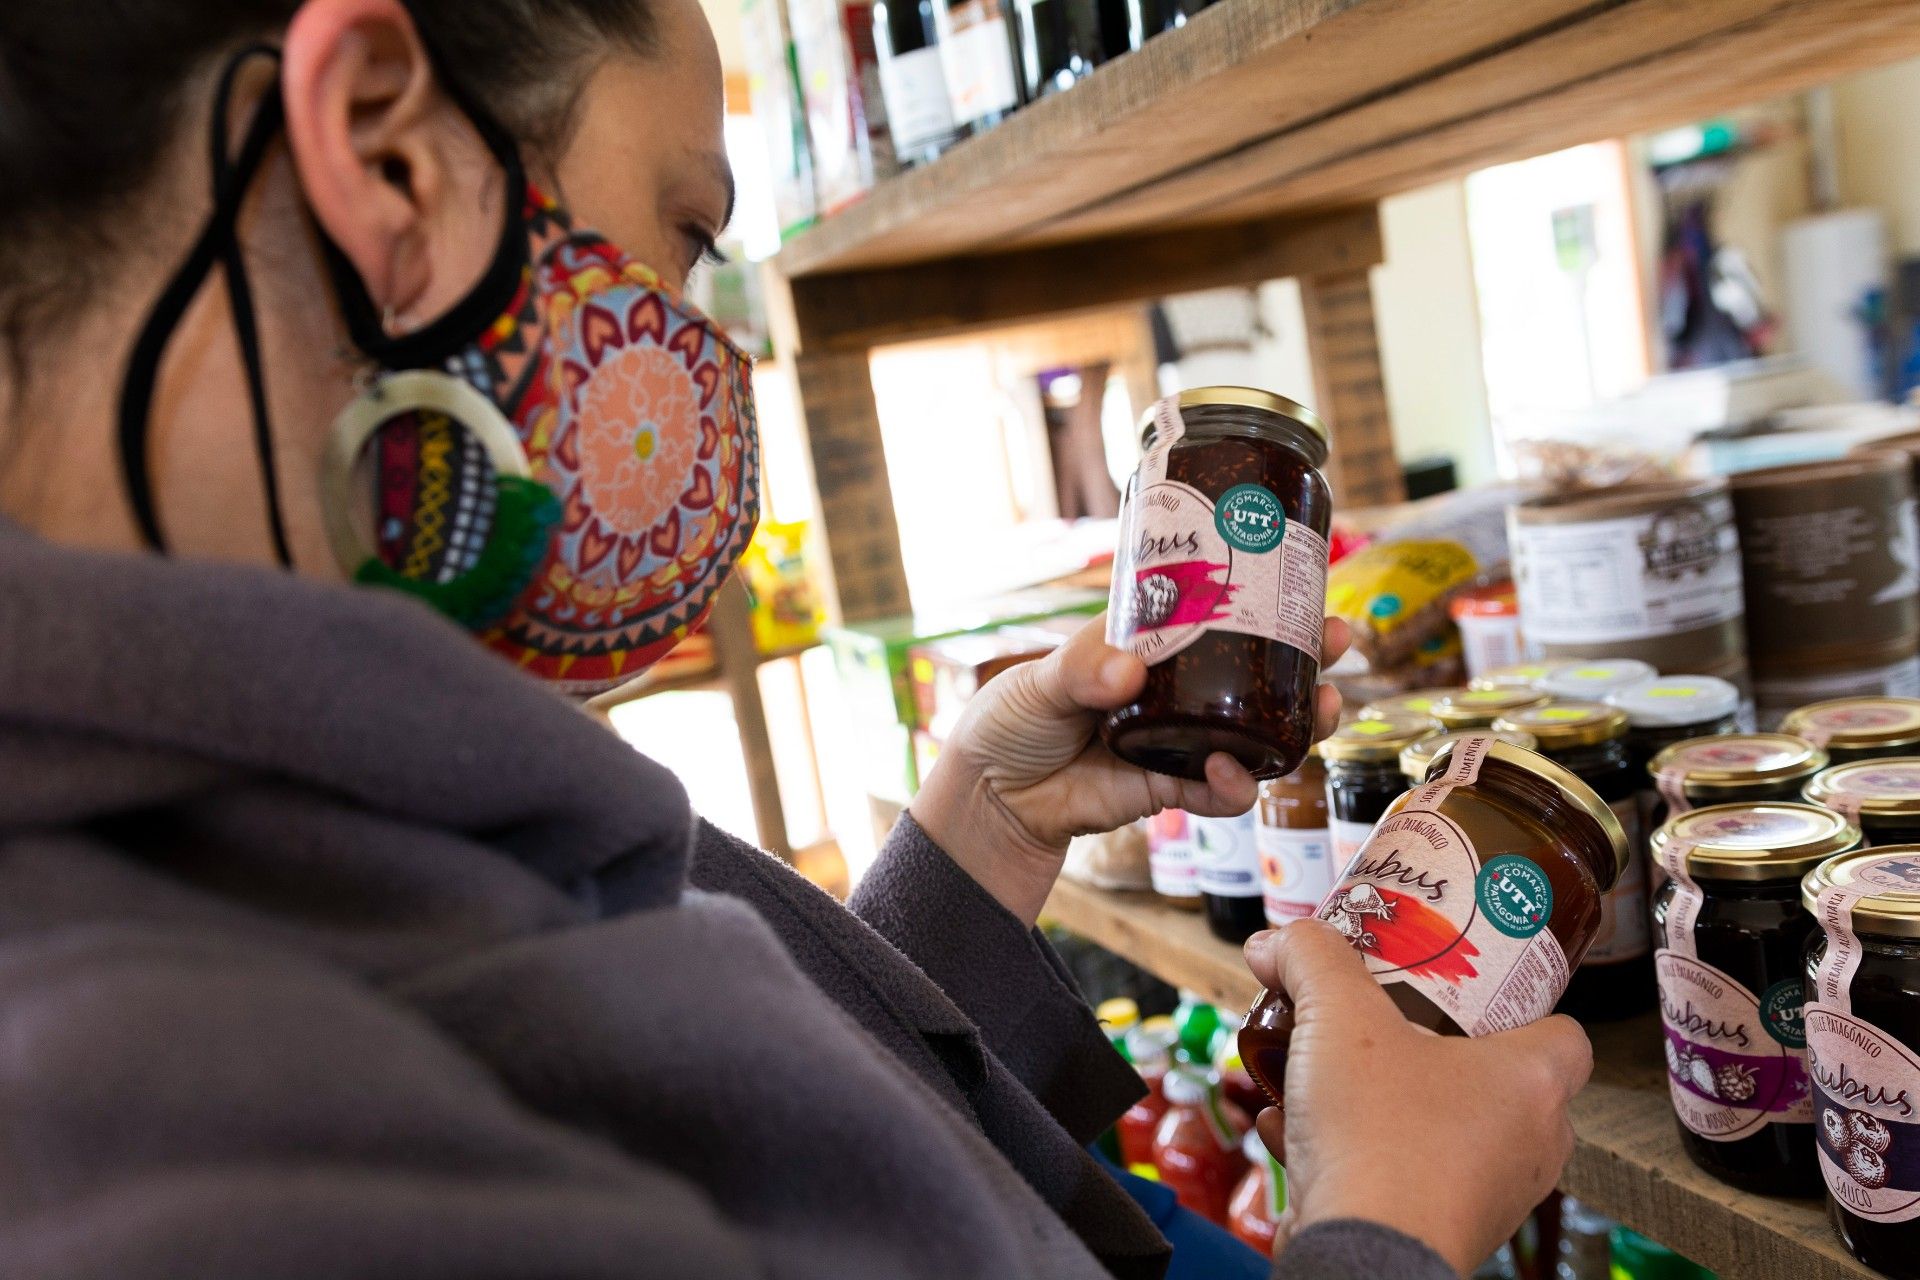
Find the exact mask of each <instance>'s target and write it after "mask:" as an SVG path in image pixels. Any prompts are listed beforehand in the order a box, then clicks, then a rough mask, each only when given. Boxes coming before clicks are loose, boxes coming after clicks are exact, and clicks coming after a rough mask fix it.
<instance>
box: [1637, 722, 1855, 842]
mask: <svg viewBox="0 0 1920 1280" xmlns="http://www.w3.org/2000/svg"><path fill="white" fill-rule="evenodd" d="M1826 767H1827V753H1826V752H1825V751H1822V750H1821V749H1820V748H1819V747H1816V746H1814V745H1813V744H1812V743H1811V742H1808V741H1807V740H1806V739H1805V738H1796V737H1794V736H1793V735H1791V734H1786V733H1723V734H1717V735H1715V736H1714V737H1711V738H1688V739H1687V740H1686V741H1684V742H1676V743H1674V744H1673V745H1672V746H1670V747H1668V748H1666V749H1665V750H1664V751H1661V752H1660V753H1659V754H1658V755H1656V756H1654V758H1653V759H1651V760H1649V761H1648V762H1647V773H1648V774H1649V775H1651V776H1652V778H1653V785H1654V790H1655V791H1657V792H1658V793H1659V797H1660V802H1659V804H1658V806H1656V808H1655V809H1654V813H1653V826H1654V827H1655V828H1656V829H1657V828H1658V827H1659V826H1660V824H1661V823H1664V822H1665V821H1666V820H1667V819H1668V818H1671V817H1676V816H1678V815H1679V814H1682V813H1685V812H1687V811H1688V810H1689V809H1702V808H1705V807H1706V806H1708V805H1712V804H1757V803H1758V802H1760V801H1762V800H1781V801H1786V802H1788V803H1792V802H1794V801H1797V800H1799V799H1800V791H1801V789H1802V788H1803V787H1805V786H1806V785H1807V783H1808V782H1809V781H1811V780H1812V779H1813V775H1814V774H1816V773H1819V772H1820V771H1821V770H1822V769H1824V768H1826Z"/></svg>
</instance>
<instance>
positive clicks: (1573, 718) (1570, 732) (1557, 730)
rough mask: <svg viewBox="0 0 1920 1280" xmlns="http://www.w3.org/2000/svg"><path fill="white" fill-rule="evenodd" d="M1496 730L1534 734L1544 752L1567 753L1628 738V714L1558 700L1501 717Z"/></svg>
mask: <svg viewBox="0 0 1920 1280" xmlns="http://www.w3.org/2000/svg"><path fill="white" fill-rule="evenodd" d="M1493 727H1494V730H1495V731H1496V732H1499V731H1504V732H1507V733H1530V734H1532V735H1533V736H1534V737H1535V738H1536V739H1538V740H1539V742H1540V750H1542V751H1546V752H1554V751H1565V750H1566V749H1568V748H1569V747H1595V746H1599V745H1600V744H1601V743H1603V742H1612V741H1613V740H1614V739H1616V738H1624V737H1626V736H1627V713H1626V712H1624V711H1622V710H1620V708H1618V707H1610V706H1608V705H1607V704H1606V703H1604V702H1576V701H1574V700H1573V699H1570V698H1556V699H1554V700H1553V701H1552V702H1545V703H1542V704H1540V705H1539V706H1537V707H1522V708H1520V709H1519V710H1518V711H1515V712H1513V713H1511V714H1509V715H1504V716H1501V717H1500V718H1499V719H1498V720H1495V721H1494V722H1493Z"/></svg>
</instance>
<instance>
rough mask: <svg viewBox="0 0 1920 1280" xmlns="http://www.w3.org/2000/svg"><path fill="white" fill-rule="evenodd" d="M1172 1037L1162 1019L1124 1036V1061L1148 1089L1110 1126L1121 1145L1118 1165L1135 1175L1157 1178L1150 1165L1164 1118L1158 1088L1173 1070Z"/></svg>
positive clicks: (1163, 1097)
mask: <svg viewBox="0 0 1920 1280" xmlns="http://www.w3.org/2000/svg"><path fill="white" fill-rule="evenodd" d="M1174 1039H1175V1037H1174V1033H1173V1028H1172V1025H1171V1023H1170V1022H1169V1021H1168V1020H1167V1019H1163V1018H1149V1019H1148V1020H1147V1021H1146V1022H1143V1023H1141V1024H1140V1025H1139V1026H1137V1027H1135V1028H1134V1029H1133V1030H1132V1031H1130V1032H1129V1033H1128V1034H1127V1057H1128V1059H1129V1060H1130V1061H1131V1062H1132V1063H1133V1069H1134V1070H1135V1071H1138V1072H1139V1073H1140V1079H1141V1081H1142V1082H1143V1083H1144V1084H1145V1085H1146V1086H1147V1096H1146V1097H1144V1098H1142V1099H1140V1101H1138V1102H1136V1103H1134V1104H1133V1105H1132V1106H1131V1107H1128V1108H1127V1111H1126V1114H1125V1115H1123V1116H1121V1117H1120V1119H1119V1121H1118V1122H1116V1123H1115V1124H1114V1126H1113V1131H1114V1135H1115V1136H1116V1137H1117V1138H1118V1139H1119V1142H1120V1163H1121V1165H1122V1166H1124V1167H1125V1168H1126V1169H1128V1170H1129V1171H1131V1172H1134V1173H1142V1174H1145V1175H1146V1176H1149V1177H1154V1176H1158V1175H1157V1173H1156V1172H1155V1171H1154V1164H1153V1137H1154V1135H1155V1134H1156V1133H1158V1132H1159V1131H1160V1118H1161V1117H1162V1116H1164V1115H1166V1114H1167V1099H1166V1095H1165V1094H1164V1093H1163V1092H1162V1091H1161V1085H1162V1083H1163V1082H1164V1081H1165V1080H1166V1077H1167V1071H1168V1069H1169V1068H1171V1067H1172V1066H1173V1045H1174Z"/></svg>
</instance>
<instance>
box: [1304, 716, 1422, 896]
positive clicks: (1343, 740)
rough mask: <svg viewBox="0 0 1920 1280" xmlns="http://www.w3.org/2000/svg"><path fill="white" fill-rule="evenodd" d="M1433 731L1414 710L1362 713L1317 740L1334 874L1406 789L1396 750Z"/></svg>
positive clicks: (1350, 858) (1350, 859)
mask: <svg viewBox="0 0 1920 1280" xmlns="http://www.w3.org/2000/svg"><path fill="white" fill-rule="evenodd" d="M1432 732H1433V721H1432V720H1429V719H1428V718H1427V717H1425V716H1422V715H1418V714H1415V713H1413V712H1397V713H1394V714H1390V715H1381V716H1362V717H1361V718H1360V719H1358V720H1353V721H1349V722H1348V723H1346V724H1344V725H1341V726H1340V727H1339V728H1338V729H1336V730H1335V731H1334V733H1333V736H1332V737H1330V738H1328V739H1327V740H1326V741H1325V742H1323V743H1321V744H1320V747H1319V751H1320V758H1321V759H1323V760H1325V761H1326V762H1327V833H1328V841H1329V843H1331V844H1332V846H1333V874H1334V876H1335V878H1338V877H1339V876H1340V875H1341V874H1342V873H1343V872H1344V871H1345V870H1346V866H1347V864H1348V863H1349V862H1351V861H1352V860H1353V855H1354V854H1356V853H1359V852H1360V846H1361V845H1363V844H1365V843H1366V842H1367V837H1368V836H1370V835H1372V834H1373V828H1374V826H1375V824H1377V823H1378V822H1379V821H1380V819H1381V817H1382V816H1383V815H1385V813H1386V812H1387V806H1388V805H1390V804H1392V803H1393V802H1394V801H1395V800H1398V799H1399V798H1400V796H1401V794H1402V793H1404V792H1405V791H1406V790H1407V789H1408V783H1407V779H1406V777H1405V775H1403V774H1402V773H1401V772H1400V753H1401V752H1403V751H1405V750H1406V749H1407V748H1408V747H1411V746H1412V745H1413V744H1415V743H1416V742H1419V741H1420V740H1421V739H1423V738H1426V737H1428V736H1429V735H1431V734H1432Z"/></svg>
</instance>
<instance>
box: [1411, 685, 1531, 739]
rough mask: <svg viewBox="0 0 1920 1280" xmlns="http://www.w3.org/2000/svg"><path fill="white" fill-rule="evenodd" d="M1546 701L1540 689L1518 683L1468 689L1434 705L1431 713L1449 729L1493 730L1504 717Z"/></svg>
mask: <svg viewBox="0 0 1920 1280" xmlns="http://www.w3.org/2000/svg"><path fill="white" fill-rule="evenodd" d="M1546 700H1547V695H1546V694H1544V693H1541V692H1540V691H1539V690H1537V689H1534V688H1531V687H1526V688H1522V687H1520V686H1517V685H1506V686H1502V687H1500V688H1496V689H1469V690H1467V691H1466V692H1465V693H1456V694H1454V695H1453V696H1452V697H1449V698H1442V699H1440V701H1438V702H1436V703H1434V704H1433V711H1432V713H1431V714H1432V716H1433V718H1434V719H1435V720H1438V721H1439V722H1440V727H1441V728H1442V729H1446V730H1450V731H1452V730H1460V729H1491V728H1492V727H1493V722H1494V721H1495V720H1498V719H1499V718H1500V717H1501V716H1507V715H1512V714H1513V713H1514V712H1516V711H1520V710H1523V709H1524V708H1527V707H1537V706H1539V705H1540V704H1541V703H1543V702H1545V701H1546Z"/></svg>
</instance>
